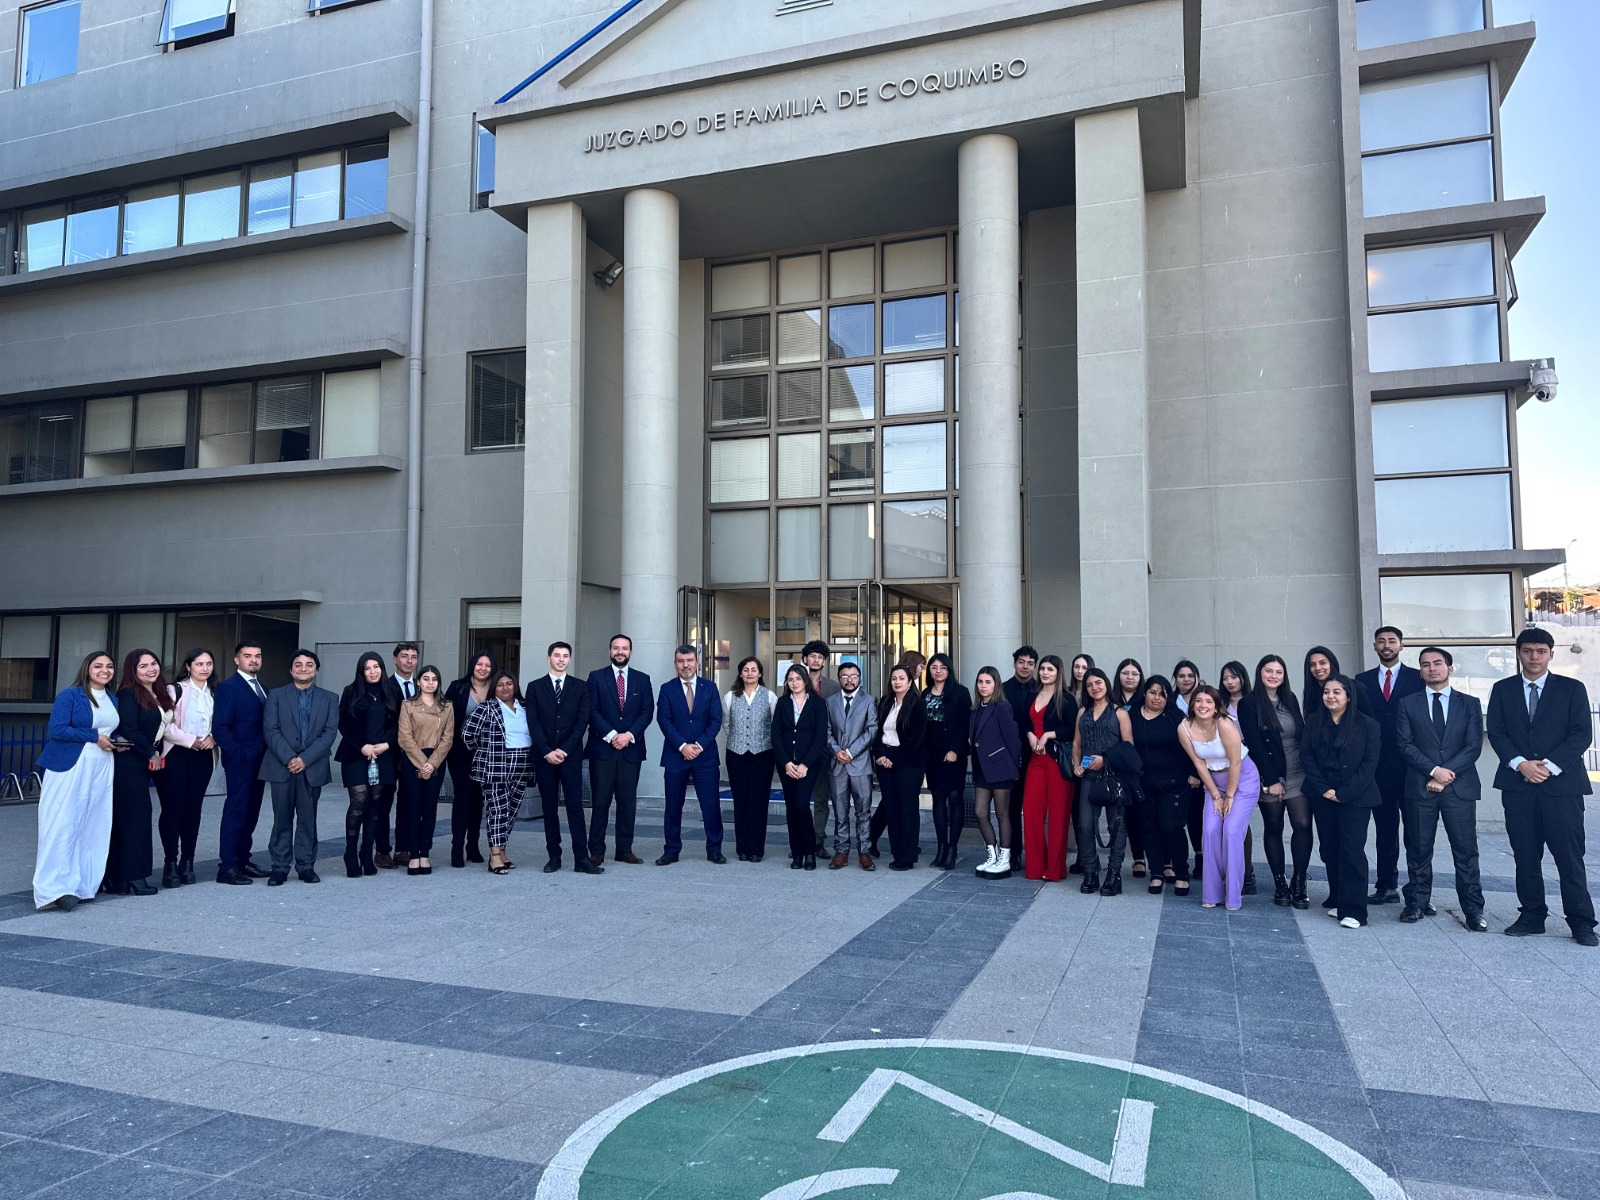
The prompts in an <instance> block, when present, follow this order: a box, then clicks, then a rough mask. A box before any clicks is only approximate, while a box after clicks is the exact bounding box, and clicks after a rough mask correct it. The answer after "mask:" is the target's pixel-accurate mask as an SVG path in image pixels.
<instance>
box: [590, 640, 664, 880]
mask: <svg viewBox="0 0 1600 1200" xmlns="http://www.w3.org/2000/svg"><path fill="white" fill-rule="evenodd" d="M609 653H610V656H611V665H610V666H607V667H601V668H600V669H599V670H598V671H595V672H592V673H591V674H590V676H589V749H588V751H587V755H588V759H589V802H590V805H591V806H592V808H593V810H594V811H593V812H592V813H591V814H590V818H589V861H590V862H592V863H594V864H595V865H596V866H599V865H600V864H601V863H602V862H604V861H605V858H606V825H607V823H608V822H609V821H610V820H611V802H612V801H613V800H615V801H616V803H617V852H616V854H615V855H614V857H615V858H616V860H617V861H618V862H622V863H631V864H633V865H634V866H638V865H639V864H640V863H642V862H644V859H642V858H640V857H639V856H638V855H637V854H635V853H634V852H633V818H634V813H635V811H636V810H637V807H638V801H639V768H640V767H641V766H642V765H643V763H644V755H645V747H644V735H645V731H646V730H647V729H649V728H650V722H651V721H653V720H655V715H656V699H655V692H654V691H652V690H651V685H650V676H648V675H646V674H645V673H644V672H643V671H636V670H634V669H633V668H632V667H630V666H629V665H628V660H629V659H631V658H632V657H633V639H632V638H630V637H629V636H628V635H627V634H625V633H619V634H617V635H616V636H615V637H613V638H612V639H611V647H610V650H609Z"/></svg>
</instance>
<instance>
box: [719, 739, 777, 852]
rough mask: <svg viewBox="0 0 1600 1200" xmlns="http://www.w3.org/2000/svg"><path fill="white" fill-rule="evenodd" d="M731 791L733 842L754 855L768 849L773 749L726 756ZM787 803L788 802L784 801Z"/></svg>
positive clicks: (743, 850)
mask: <svg viewBox="0 0 1600 1200" xmlns="http://www.w3.org/2000/svg"><path fill="white" fill-rule="evenodd" d="M727 763H728V790H729V791H730V792H732V793H733V844H734V848H735V849H736V850H737V852H738V853H740V854H749V855H753V856H754V857H756V858H759V857H761V855H763V854H765V853H766V852H767V810H768V808H770V807H771V804H772V751H771V750H761V751H758V752H757V753H755V754H733V753H731V752H730V753H729V754H728V756H727ZM785 806H786V807H787V804H786V805H785Z"/></svg>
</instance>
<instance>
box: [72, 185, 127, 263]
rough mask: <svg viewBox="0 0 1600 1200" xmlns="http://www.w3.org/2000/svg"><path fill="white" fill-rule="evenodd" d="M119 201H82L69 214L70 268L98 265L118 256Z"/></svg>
mask: <svg viewBox="0 0 1600 1200" xmlns="http://www.w3.org/2000/svg"><path fill="white" fill-rule="evenodd" d="M120 207H121V204H120V202H119V201H118V200H117V199H116V198H114V197H113V198H110V199H103V200H80V201H78V202H77V203H76V204H74V205H73V206H72V212H70V213H68V214H67V243H66V253H65V259H66V262H67V263H68V264H71V263H85V262H98V261H99V260H100V259H103V258H115V257H116V256H117V216H118V209H119V208H120Z"/></svg>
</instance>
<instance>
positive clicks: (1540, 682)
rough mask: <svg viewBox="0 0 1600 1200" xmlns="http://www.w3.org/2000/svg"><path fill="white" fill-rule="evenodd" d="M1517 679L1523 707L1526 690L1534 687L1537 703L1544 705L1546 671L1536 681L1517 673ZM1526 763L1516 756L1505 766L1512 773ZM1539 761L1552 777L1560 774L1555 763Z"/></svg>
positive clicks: (1546, 681) (1547, 678)
mask: <svg viewBox="0 0 1600 1200" xmlns="http://www.w3.org/2000/svg"><path fill="white" fill-rule="evenodd" d="M1518 678H1519V679H1521V680H1522V704H1523V707H1527V704H1528V689H1529V688H1530V687H1536V688H1538V689H1539V703H1540V704H1543V703H1544V685H1545V684H1547V683H1549V682H1550V672H1549V671H1546V672H1545V673H1544V674H1543V675H1541V676H1539V678H1537V679H1529V678H1528V677H1527V676H1526V675H1523V674H1521V673H1519V674H1518ZM1527 761H1528V760H1527V759H1526V758H1524V757H1523V756H1522V755H1520V754H1519V755H1517V757H1515V758H1513V759H1512V760H1511V761H1510V762H1508V763H1506V766H1508V767H1510V768H1511V769H1512V770H1513V771H1515V770H1516V769H1517V768H1518V767H1520V766H1521V765H1522V764H1523V763H1525V762H1527ZM1540 761H1542V762H1543V763H1544V766H1545V770H1547V771H1549V772H1550V774H1551V775H1552V776H1555V775H1559V774H1561V768H1560V767H1558V766H1556V765H1555V763H1553V762H1551V761H1550V760H1549V759H1548V758H1546V759H1541V760H1540Z"/></svg>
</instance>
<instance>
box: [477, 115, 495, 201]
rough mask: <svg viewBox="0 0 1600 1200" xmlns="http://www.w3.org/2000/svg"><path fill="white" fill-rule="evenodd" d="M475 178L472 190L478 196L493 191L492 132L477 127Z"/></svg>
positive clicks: (480, 126)
mask: <svg viewBox="0 0 1600 1200" xmlns="http://www.w3.org/2000/svg"><path fill="white" fill-rule="evenodd" d="M477 146H478V161H477V176H476V178H475V179H474V181H473V190H475V191H476V192H478V193H479V194H480V195H486V194H487V193H489V192H492V191H494V130H492V129H485V128H484V127H483V126H482V125H479V126H478V140H477Z"/></svg>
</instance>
